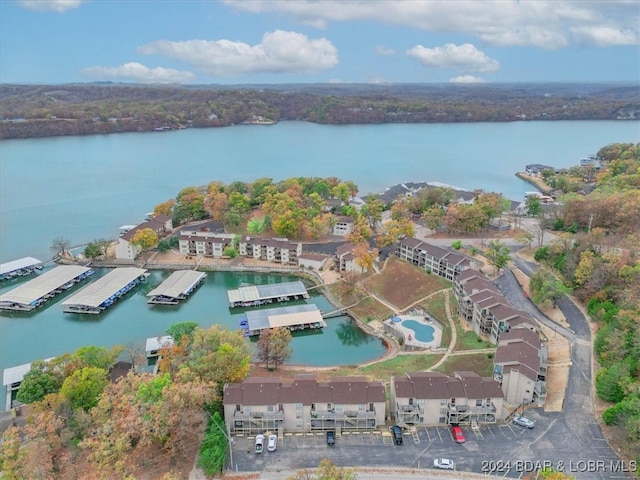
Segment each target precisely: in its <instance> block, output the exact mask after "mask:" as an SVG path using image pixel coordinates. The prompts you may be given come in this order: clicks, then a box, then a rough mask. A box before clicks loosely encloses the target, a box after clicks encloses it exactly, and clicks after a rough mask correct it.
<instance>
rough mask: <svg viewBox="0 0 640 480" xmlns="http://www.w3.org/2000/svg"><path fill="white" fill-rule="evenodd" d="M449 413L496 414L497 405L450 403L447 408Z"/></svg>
mask: <svg viewBox="0 0 640 480" xmlns="http://www.w3.org/2000/svg"><path fill="white" fill-rule="evenodd" d="M447 410H448V412H449V414H457V415H460V414H464V415H487V414H495V413H496V406H495V405H494V404H493V403H492V404H491V405H449V406H448V408H447Z"/></svg>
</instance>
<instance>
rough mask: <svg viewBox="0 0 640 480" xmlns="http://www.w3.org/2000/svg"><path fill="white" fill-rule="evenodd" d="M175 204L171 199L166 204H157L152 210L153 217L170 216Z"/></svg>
mask: <svg viewBox="0 0 640 480" xmlns="http://www.w3.org/2000/svg"><path fill="white" fill-rule="evenodd" d="M175 204H176V201H175V200H174V199H173V198H170V199H169V200H167V201H166V202H162V203H159V204H158V205H156V206H155V207H154V208H153V216H154V217H155V216H156V215H167V216H168V217H170V216H171V214H172V213H173V206H174V205H175Z"/></svg>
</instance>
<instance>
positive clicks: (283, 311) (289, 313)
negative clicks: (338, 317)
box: [240, 304, 327, 337]
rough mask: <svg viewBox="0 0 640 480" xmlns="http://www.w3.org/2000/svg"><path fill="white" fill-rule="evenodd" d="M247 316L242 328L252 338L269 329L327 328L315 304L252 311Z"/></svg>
mask: <svg viewBox="0 0 640 480" xmlns="http://www.w3.org/2000/svg"><path fill="white" fill-rule="evenodd" d="M246 316H247V318H246V321H243V320H241V321H240V328H241V329H242V330H244V331H245V335H246V336H250V337H251V336H255V335H260V332H261V331H262V330H265V329H269V328H278V327H285V328H288V329H289V330H291V331H292V332H296V331H300V330H307V329H318V328H324V327H326V326H327V323H326V322H325V321H324V320H323V319H322V312H320V310H319V309H318V307H317V306H316V305H313V304H305V305H292V306H290V307H276V308H268V309H263V310H252V311H250V312H247V313H246Z"/></svg>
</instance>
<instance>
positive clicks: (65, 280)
mask: <svg viewBox="0 0 640 480" xmlns="http://www.w3.org/2000/svg"><path fill="white" fill-rule="evenodd" d="M93 273H94V271H93V270H91V269H90V268H88V267H81V266H78V265H60V266H58V267H55V268H53V269H51V270H49V271H47V272H44V273H43V274H41V275H38V276H37V277H36V278H34V279H32V280H29V281H28V282H26V283H24V284H22V285H19V286H18V287H16V288H14V289H13V290H10V291H9V292H7V293H5V294H3V295H0V309H2V310H18V311H22V312H29V311H31V310H33V309H35V308H37V307H39V306H41V305H43V304H44V303H45V302H47V301H48V300H50V299H51V298H53V297H55V296H56V295H58V294H60V293H62V292H63V291H64V290H67V289H69V288H71V287H73V286H74V285H75V284H76V283H78V282H81V281H82V280H84V279H86V278H87V277H89V276H90V275H93Z"/></svg>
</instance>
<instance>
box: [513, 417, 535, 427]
mask: <svg viewBox="0 0 640 480" xmlns="http://www.w3.org/2000/svg"><path fill="white" fill-rule="evenodd" d="M513 423H515V424H516V425H520V426H521V427H525V428H533V427H534V426H535V424H536V422H534V421H533V420H531V419H530V418H527V417H523V416H522V415H516V416H515V417H513Z"/></svg>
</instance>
